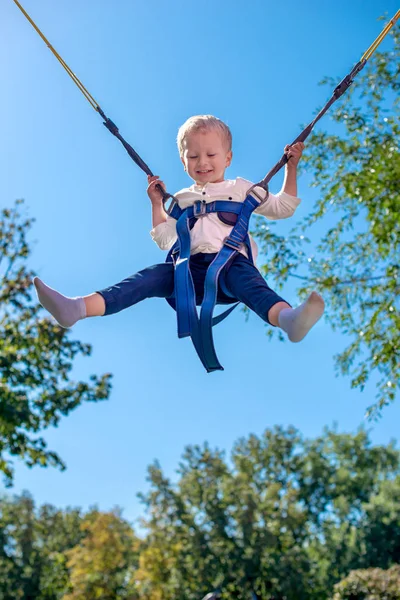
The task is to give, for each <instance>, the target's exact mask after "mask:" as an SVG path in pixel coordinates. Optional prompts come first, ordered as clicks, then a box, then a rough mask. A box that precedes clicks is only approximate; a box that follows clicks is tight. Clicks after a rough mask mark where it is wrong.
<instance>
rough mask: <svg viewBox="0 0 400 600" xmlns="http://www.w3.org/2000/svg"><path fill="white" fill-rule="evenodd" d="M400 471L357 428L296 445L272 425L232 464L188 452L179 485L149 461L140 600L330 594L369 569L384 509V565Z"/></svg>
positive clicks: (289, 599)
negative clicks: (352, 574) (217, 593)
mask: <svg viewBox="0 0 400 600" xmlns="http://www.w3.org/2000/svg"><path fill="white" fill-rule="evenodd" d="M399 466H400V465H399V452H398V451H397V450H395V448H394V447H393V445H389V446H388V447H387V448H383V447H379V446H375V447H372V446H371V444H370V442H369V440H368V436H367V434H366V433H365V432H364V431H360V432H358V433H357V434H356V435H354V436H353V435H345V434H338V433H336V432H335V431H331V430H328V429H327V430H326V431H325V432H324V435H323V436H321V437H319V438H317V439H315V440H304V439H303V438H302V436H301V435H300V434H299V432H298V431H297V430H295V429H294V428H289V429H287V430H284V429H282V428H279V427H276V428H275V429H273V430H267V431H266V432H265V433H264V435H263V436H262V437H261V438H258V437H256V436H254V435H251V436H250V437H249V438H248V439H242V440H240V441H239V442H238V443H237V444H236V445H235V447H234V449H233V452H232V455H231V457H230V461H226V460H225V457H224V453H222V452H220V451H218V450H214V451H212V450H211V449H210V448H209V447H208V446H207V445H204V446H203V447H198V446H194V447H188V448H187V449H186V452H185V454H184V456H183V460H182V462H181V464H180V467H179V470H178V477H179V479H178V481H177V482H176V484H175V485H174V484H172V483H171V481H170V480H169V479H168V478H167V477H165V475H164V474H163V473H162V470H161V467H160V466H159V464H157V463H155V464H154V465H152V466H151V467H150V469H149V481H150V485H151V488H150V491H149V492H148V494H146V495H142V501H143V502H144V504H145V506H146V509H147V513H148V517H147V518H146V519H145V520H144V522H143V525H144V526H145V527H146V529H147V532H148V535H147V537H146V540H145V542H144V548H143V550H142V552H141V554H140V562H139V564H140V567H139V570H138V572H137V573H136V580H137V582H138V591H139V593H140V597H141V598H143V599H144V600H161V599H163V600H184V599H185V600H197V599H198V598H199V595H200V597H201V593H203V595H204V594H205V593H206V592H208V591H210V590H212V589H215V588H217V587H219V586H220V587H221V588H222V597H223V598H230V599H232V600H247V599H248V598H249V597H250V592H251V590H252V589H254V590H255V592H256V593H257V595H258V597H259V598H261V599H262V600H270V599H272V598H275V599H276V600H279V599H281V600H283V599H284V598H285V599H286V600H298V599H299V598H301V599H302V600H308V599H310V600H311V599H318V600H323V599H324V598H327V597H328V594H329V590H332V589H333V585H334V583H336V582H337V581H339V580H340V579H342V578H343V576H344V575H346V574H347V573H348V572H349V570H350V569H351V568H359V567H361V566H371V565H373V566H375V565H374V560H376V559H377V555H376V548H375V543H374V538H373V535H372V536H371V535H370V534H371V532H372V531H374V529H375V528H376V527H378V523H379V521H377V519H380V518H381V516H382V514H383V513H384V514H385V516H386V517H387V528H386V530H385V534H386V538H385V539H386V542H387V545H386V546H385V547H384V540H383V538H382V539H381V551H380V552H381V557H382V558H384V562H385V565H386V564H390V563H391V562H394V559H397V557H398V551H399V548H400V536H399V529H398V527H397V523H398V519H399V516H400V497H399V495H398V491H399V486H400V477H399V474H400V470H399ZM377 506H381V507H382V511H381V513H380V514H379V513H378V512H376V510H375V508H376V507H377ZM396 519H397V521H396Z"/></svg>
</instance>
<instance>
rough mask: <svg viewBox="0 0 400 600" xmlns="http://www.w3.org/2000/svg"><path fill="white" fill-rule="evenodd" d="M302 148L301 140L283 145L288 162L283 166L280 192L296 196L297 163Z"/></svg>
mask: <svg viewBox="0 0 400 600" xmlns="http://www.w3.org/2000/svg"><path fill="white" fill-rule="evenodd" d="M303 150H304V144H303V142H297V144H294V145H293V146H286V147H285V154H286V156H287V157H288V162H287V163H286V167H285V178H284V181H283V186H282V192H285V193H286V194H289V196H297V165H298V164H299V160H300V158H301V155H302V154H303Z"/></svg>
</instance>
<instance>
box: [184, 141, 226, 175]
mask: <svg viewBox="0 0 400 600" xmlns="http://www.w3.org/2000/svg"><path fill="white" fill-rule="evenodd" d="M181 160H182V162H183V164H184V166H185V171H187V172H188V175H189V177H191V178H192V179H194V181H195V182H196V183H197V184H198V185H204V184H206V183H219V182H220V181H224V175H225V169H226V167H229V165H230V164H231V161H232V151H231V150H228V149H227V144H226V141H225V140H224V138H223V136H222V135H221V133H219V132H218V131H212V130H211V131H195V132H193V133H191V134H190V135H188V137H187V139H186V144H185V150H184V152H183V156H181Z"/></svg>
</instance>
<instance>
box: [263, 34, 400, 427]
mask: <svg viewBox="0 0 400 600" xmlns="http://www.w3.org/2000/svg"><path fill="white" fill-rule="evenodd" d="M392 40H393V44H392V46H391V47H390V48H389V49H388V50H386V51H382V52H378V51H377V52H376V53H375V54H374V55H373V57H372V58H371V59H370V60H369V61H368V63H367V66H366V67H365V68H364V70H363V71H361V73H360V74H359V75H358V76H357V78H356V80H355V82H354V84H353V85H352V86H351V88H350V90H349V91H348V92H347V93H346V94H345V95H344V96H343V97H342V98H341V99H340V100H339V101H338V102H337V103H336V104H334V105H333V107H332V108H331V109H330V113H329V114H330V116H331V119H332V120H333V122H334V123H335V129H334V133H328V132H326V131H321V130H316V131H315V132H314V133H313V134H312V135H311V136H310V138H309V141H308V143H307V148H306V153H305V157H304V161H302V162H303V166H304V170H305V171H306V172H307V174H308V175H309V176H311V177H312V179H313V184H312V185H313V187H315V188H317V189H318V191H319V199H318V201H317V202H316V205H315V207H314V209H313V210H312V211H311V213H310V214H309V215H308V216H307V217H306V218H305V220H304V221H303V222H301V223H300V224H297V225H296V226H295V227H294V228H293V229H292V230H291V232H290V233H289V235H288V236H287V237H286V238H284V237H283V236H280V235H277V234H276V233H275V232H274V230H273V226H272V227H265V224H264V223H262V222H261V221H258V222H257V225H256V230H255V235H256V237H257V238H258V239H259V241H260V242H261V246H262V249H263V251H264V254H265V256H266V262H265V265H264V267H263V270H264V272H265V274H266V275H268V277H271V278H272V277H276V278H277V283H278V284H279V285H281V286H283V285H285V283H286V282H287V281H288V279H289V278H297V279H298V280H300V282H301V287H300V288H299V290H298V292H299V294H300V295H301V296H305V295H306V294H307V293H309V291H310V290H311V289H319V290H320V291H321V293H322V294H323V296H324V298H325V300H326V304H327V312H326V318H327V320H328V322H329V323H330V324H331V326H332V328H333V329H334V330H338V331H341V332H342V333H345V334H346V335H347V336H348V338H350V339H351V342H350V344H349V345H348V347H347V348H345V349H344V350H343V352H341V353H340V354H339V355H338V356H337V357H336V367H337V369H338V371H339V372H340V373H342V374H346V375H350V376H351V385H352V387H359V388H360V389H363V388H364V386H365V384H366V382H367V381H368V379H369V378H370V376H371V375H373V374H376V375H377V377H376V378H375V377H374V380H375V379H376V380H377V384H376V385H377V395H376V403H375V404H374V405H373V406H372V407H370V408H369V410H368V414H369V415H370V416H371V415H377V414H378V413H379V412H380V409H381V408H382V407H383V406H384V405H386V404H388V403H389V402H391V401H393V400H394V398H395V393H396V389H397V388H398V385H399V377H400V370H399V368H398V367H399V352H400V351H399V349H400V315H399V307H398V304H397V305H396V297H398V294H399V289H400V288H399V240H400V219H399V206H400V152H399V140H400V126H399V123H400V121H399V112H400V110H399V109H400V96H399V94H398V92H399V89H400V36H399V28H398V27H397V28H394V29H393V30H392ZM326 83H328V84H329V88H330V89H333V88H334V86H335V85H336V82H335V81H334V80H333V79H328V80H327V81H326ZM321 229H322V230H323V234H322V237H320V235H321V234H320V231H321ZM315 230H317V233H314V231H315ZM317 237H318V238H320V239H319V242H315V243H313V244H312V245H309V242H310V238H314V239H315V238H317Z"/></svg>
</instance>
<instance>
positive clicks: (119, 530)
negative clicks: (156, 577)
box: [0, 493, 139, 600]
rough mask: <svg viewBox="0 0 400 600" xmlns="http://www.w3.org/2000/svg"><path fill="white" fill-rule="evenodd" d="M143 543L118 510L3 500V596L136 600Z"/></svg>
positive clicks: (12, 599) (13, 599)
mask: <svg viewBox="0 0 400 600" xmlns="http://www.w3.org/2000/svg"><path fill="white" fill-rule="evenodd" d="M138 548H139V542H138V540H137V538H136V537H135V535H134V532H133V530H132V528H131V527H130V525H129V524H128V523H127V522H126V521H125V520H124V519H123V518H122V517H121V514H120V512H119V511H118V510H115V511H114V512H110V513H101V512H99V511H98V510H96V509H93V510H90V511H89V512H88V513H87V514H86V515H84V514H83V513H82V511H81V510H80V509H67V510H64V511H63V510H57V509H56V508H54V507H53V506H51V505H47V504H46V505H44V506H42V507H41V508H40V509H39V510H35V506H34V502H33V500H32V498H31V497H30V496H29V494H26V493H25V494H23V495H22V496H20V497H15V498H13V499H7V498H4V499H2V500H1V502H0V600H31V599H35V600H81V599H82V600H95V599H97V598H101V599H102V600H119V599H121V600H122V599H128V598H129V600H136V598H137V596H135V595H134V594H135V593H134V583H133V580H132V573H134V571H135V569H136V567H137V552H138Z"/></svg>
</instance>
